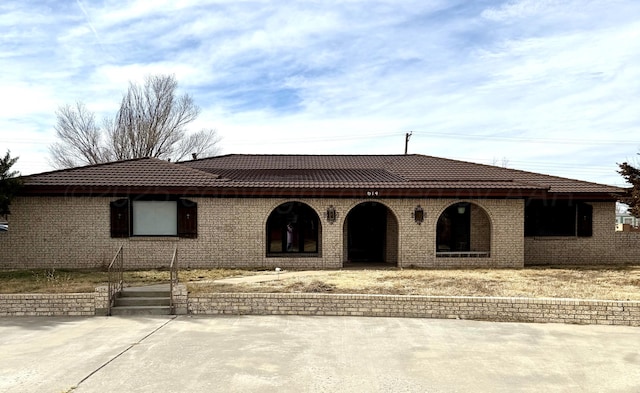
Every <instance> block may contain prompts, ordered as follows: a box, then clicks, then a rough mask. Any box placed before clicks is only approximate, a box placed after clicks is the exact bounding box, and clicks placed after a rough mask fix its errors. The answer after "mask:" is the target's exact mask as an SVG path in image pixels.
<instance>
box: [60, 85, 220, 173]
mask: <svg viewBox="0 0 640 393" xmlns="http://www.w3.org/2000/svg"><path fill="white" fill-rule="evenodd" d="M177 87H178V82H177V81H176V80H175V77H174V76H173V75H153V76H147V77H146V78H145V82H144V85H142V86H140V85H138V84H136V83H133V82H131V83H130V84H129V89H128V90H127V92H126V94H125V95H124V96H123V98H122V101H121V103H120V109H119V110H118V112H117V113H116V115H115V117H114V118H107V119H104V121H103V127H102V128H99V127H98V126H97V125H96V123H95V116H94V114H93V113H91V112H89V111H88V110H87V109H86V108H85V106H84V105H83V104H82V103H77V104H76V106H75V107H71V106H69V105H67V106H63V107H60V108H59V109H58V111H57V112H56V115H57V124H56V127H55V130H56V135H57V136H58V138H59V139H60V142H58V143H54V144H53V145H52V146H51V147H50V151H51V158H52V161H53V164H54V165H55V166H57V167H61V168H68V167H73V166H78V165H83V164H96V163H100V162H108V161H113V160H125V159H131V158H139V157H156V158H161V159H167V160H174V161H179V160H181V159H183V158H185V157H187V156H188V155H189V154H195V155H196V156H198V155H199V156H211V155H215V154H217V153H218V150H219V149H218V146H217V145H218V143H219V142H220V138H219V137H218V136H217V133H216V131H215V130H214V129H203V130H201V131H199V132H195V133H188V132H187V125H188V124H189V123H191V122H193V121H194V120H195V119H196V118H197V117H198V115H199V114H200V108H198V106H197V105H196V104H195V103H194V102H193V99H192V98H191V97H190V96H189V95H188V94H184V95H182V96H177V95H176V90H177Z"/></svg>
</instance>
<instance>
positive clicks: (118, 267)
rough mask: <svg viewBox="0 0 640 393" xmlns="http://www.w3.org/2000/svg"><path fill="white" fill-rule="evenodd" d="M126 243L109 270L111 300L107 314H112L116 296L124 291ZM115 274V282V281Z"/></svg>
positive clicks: (119, 250) (121, 246) (112, 261)
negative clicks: (124, 249) (124, 252)
mask: <svg viewBox="0 0 640 393" xmlns="http://www.w3.org/2000/svg"><path fill="white" fill-rule="evenodd" d="M123 247H124V244H122V245H120V248H118V251H117V252H116V255H114V257H113V259H112V260H111V263H110V264H109V267H108V268H107V271H108V273H109V301H108V310H107V315H111V309H112V308H113V306H114V305H115V302H116V296H117V295H118V293H119V292H121V291H122V287H123V284H124V254H123V252H122V250H123ZM114 276H115V279H116V280H115V282H114Z"/></svg>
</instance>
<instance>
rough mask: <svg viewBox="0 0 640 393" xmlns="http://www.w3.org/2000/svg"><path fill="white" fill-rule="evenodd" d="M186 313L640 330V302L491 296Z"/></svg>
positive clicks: (225, 298) (253, 305)
mask: <svg viewBox="0 0 640 393" xmlns="http://www.w3.org/2000/svg"><path fill="white" fill-rule="evenodd" d="M188 302H189V304H188V308H189V314H209V315H216V314H233V315H249V314H251V315H344V316H368V317H412V318H441V319H473V320H488V321H502V322H539V323H548V322H553V323H573V324H599V325H627V326H640V302H635V301H633V302H632V301H599V300H574V299H530V298H490V297H486V298H483V297H439V296H387V295H327V294H307V293H300V294H261V293H240V294H239V293H218V294H202V295H198V296H193V297H189V300H188Z"/></svg>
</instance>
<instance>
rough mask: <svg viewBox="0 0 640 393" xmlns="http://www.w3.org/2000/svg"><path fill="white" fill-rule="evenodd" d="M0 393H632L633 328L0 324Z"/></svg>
mask: <svg viewBox="0 0 640 393" xmlns="http://www.w3.org/2000/svg"><path fill="white" fill-rule="evenodd" d="M0 348H1V350H0V391H1V392H55V393H60V392H71V391H73V393H89V392H541V391H542V392H545V393H550V392H630V393H631V392H633V393H637V392H639V391H640V329H638V328H630V327H614V326H576V325H556V324H516V323H491V322H478V321H462V320H434V319H412V318H348V317H346V318H345V317H301V316H291V317H283V316H240V317H238V316H235V317H190V316H181V317H90V318H29V317H22V318H0Z"/></svg>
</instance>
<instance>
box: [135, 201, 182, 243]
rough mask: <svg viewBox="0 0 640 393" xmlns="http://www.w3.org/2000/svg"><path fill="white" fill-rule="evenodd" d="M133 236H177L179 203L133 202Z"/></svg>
mask: <svg viewBox="0 0 640 393" xmlns="http://www.w3.org/2000/svg"><path fill="white" fill-rule="evenodd" d="M132 208H133V236H177V235H178V203H177V201H133V206H132Z"/></svg>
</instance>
